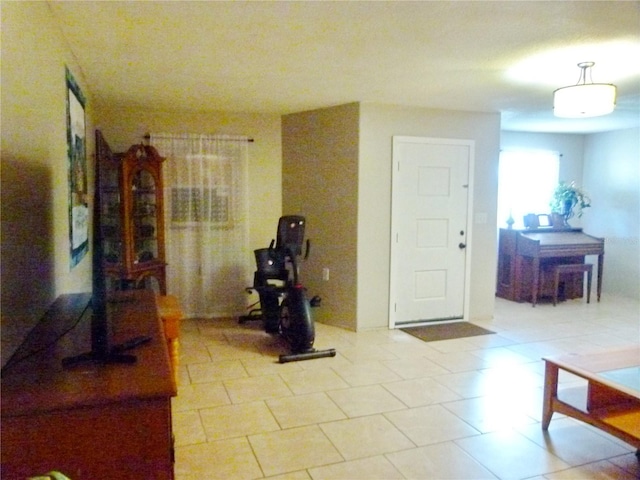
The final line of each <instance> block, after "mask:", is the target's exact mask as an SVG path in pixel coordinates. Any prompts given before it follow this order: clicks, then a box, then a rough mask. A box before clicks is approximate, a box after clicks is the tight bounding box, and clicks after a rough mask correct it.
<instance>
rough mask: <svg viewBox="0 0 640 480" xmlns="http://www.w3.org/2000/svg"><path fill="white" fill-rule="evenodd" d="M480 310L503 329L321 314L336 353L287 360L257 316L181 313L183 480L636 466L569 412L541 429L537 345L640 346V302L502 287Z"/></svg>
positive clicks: (536, 472)
mask: <svg viewBox="0 0 640 480" xmlns="http://www.w3.org/2000/svg"><path fill="white" fill-rule="evenodd" d="M476 323H478V324H479V325H481V326H483V327H485V328H488V329H490V330H492V331H494V332H496V334H494V335H484V336H478V337H470V338H465V339H457V340H446V341H440V342H429V343H425V342H422V341H420V340H418V339H416V338H414V337H412V336H410V335H408V334H405V333H404V332H401V331H399V330H387V329H379V330H375V331H366V332H360V333H354V332H350V331H346V330H343V329H339V328H335V327H331V326H327V325H322V324H316V330H317V332H316V338H317V340H316V347H317V348H328V347H334V348H336V349H337V351H338V354H337V356H336V357H334V358H326V359H316V360H309V361H304V362H296V363H288V364H279V363H277V358H278V355H279V354H280V353H285V352H286V345H284V344H283V343H282V342H281V340H279V339H278V338H277V337H272V336H270V335H267V334H265V333H264V332H263V331H261V329H260V327H259V325H257V324H254V325H252V326H247V325H242V326H241V325H238V324H237V322H236V321H235V320H187V321H184V322H183V325H182V332H181V339H180V342H181V350H182V351H181V358H180V361H181V366H180V377H179V388H178V396H177V397H176V398H174V399H173V423H174V434H175V440H176V464H175V472H176V478H177V480H195V479H198V480H201V479H218V478H219V479H258V478H277V479H282V480H284V479H289V480H295V479H300V480H303V479H307V480H308V479H313V480H332V479H346V480H357V479H363V480H365V479H366V480H374V479H384V480H387V479H496V478H498V479H531V480H541V479H548V480H556V479H558V480H559V479H616V480H626V479H628V480H632V479H638V478H640V463H639V462H638V459H637V458H636V456H635V454H634V449H633V448H632V447H631V446H629V445H627V444H625V443H623V442H621V441H619V440H617V439H616V438H614V437H611V436H609V435H607V434H606V433H604V432H601V431H600V430H597V429H595V428H592V427H590V426H588V425H586V424H583V423H581V422H578V421H575V420H573V419H570V418H567V417H563V416H562V415H558V414H556V415H554V419H553V420H552V422H551V426H550V427H549V430H548V432H546V433H545V432H543V431H542V430H541V428H540V419H541V403H542V387H543V370H544V368H543V367H544V366H543V362H542V361H541V357H542V356H545V355H554V354H562V353H568V352H576V353H585V352H596V351H603V350H606V349H610V348H619V347H624V346H628V345H637V344H638V343H639V342H640V305H639V304H638V302H637V301H633V300H631V299H625V298H616V297H611V296H603V299H602V302H601V303H596V302H594V303H591V304H586V303H585V302H584V301H583V300H571V301H567V302H562V303H560V304H559V305H558V306H557V307H553V306H552V305H551V304H544V303H542V304H539V305H538V306H537V307H535V308H532V307H531V304H518V303H514V302H508V301H505V300H502V299H497V300H496V311H495V317H494V318H493V319H492V320H489V321H486V322H476ZM560 381H561V388H562V387H568V386H576V385H579V384H580V383H581V380H580V379H578V378H577V377H575V376H572V375H569V374H564V375H561V378H560Z"/></svg>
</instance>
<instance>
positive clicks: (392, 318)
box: [389, 135, 475, 329]
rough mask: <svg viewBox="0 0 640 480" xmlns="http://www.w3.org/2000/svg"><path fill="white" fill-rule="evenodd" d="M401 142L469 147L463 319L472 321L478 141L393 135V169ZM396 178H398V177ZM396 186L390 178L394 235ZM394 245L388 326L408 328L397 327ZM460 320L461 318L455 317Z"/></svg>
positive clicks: (393, 246) (392, 242)
mask: <svg viewBox="0 0 640 480" xmlns="http://www.w3.org/2000/svg"><path fill="white" fill-rule="evenodd" d="M400 142H415V143H430V144H438V145H443V144H444V145H464V146H468V147H469V167H468V168H469V172H468V174H469V177H468V187H467V188H468V192H467V219H466V255H465V278H464V299H463V318H462V321H464V322H468V321H469V302H470V295H471V256H472V248H471V246H472V245H473V242H472V233H473V232H472V230H473V229H472V226H473V198H474V189H473V185H474V170H475V141H474V140H466V139H455V138H434V137H415V136H402V135H398V136H393V153H392V165H393V168H394V169H395V168H396V162H397V161H398V159H397V158H393V156H394V154H395V150H396V145H397V144H398V143H400ZM396 178H397V177H396ZM394 187H395V182H394V180H393V174H392V180H391V202H392V206H391V232H390V234H391V237H393V235H394V232H395V231H396V228H395V221H397V219H396V220H395V221H394V214H393V191H394ZM390 243H391V247H390V268H389V273H390V278H389V328H390V329H394V328H400V327H406V326H408V325H407V324H400V325H399V326H396V312H395V308H394V304H395V300H396V298H397V295H398V292H397V286H396V283H397V282H396V279H395V278H394V268H393V266H394V264H395V263H396V262H397V256H398V254H397V252H396V248H395V246H396V242H395V241H393V238H391V242H390ZM451 321H452V320H442V321H430V322H425V324H426V323H428V324H429V325H436V324H440V323H449V322H451ZM453 321H458V322H459V321H460V320H453ZM411 325H412V326H415V325H418V324H417V323H412V324H411Z"/></svg>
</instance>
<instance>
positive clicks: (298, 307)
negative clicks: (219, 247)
mask: <svg viewBox="0 0 640 480" xmlns="http://www.w3.org/2000/svg"><path fill="white" fill-rule="evenodd" d="M304 227H305V218H304V217H302V216H299V215H287V216H283V217H280V220H279V221H278V232H277V236H276V239H277V240H276V241H275V246H274V240H271V244H270V245H269V247H268V248H261V249H258V250H254V255H255V259H256V271H255V273H254V276H253V286H252V287H249V288H247V292H248V293H252V292H254V291H255V292H257V293H258V297H259V304H260V308H259V309H254V310H251V311H250V312H249V314H248V315H244V316H241V317H240V319H239V322H240V323H241V324H242V323H245V322H248V321H254V320H261V321H262V322H263V324H264V329H265V331H266V332H267V333H271V334H279V335H280V336H282V338H284V340H285V341H286V342H287V343H288V344H289V348H290V350H291V353H290V354H285V355H280V357H279V360H280V363H286V362H295V361H299V360H310V359H313V358H323V357H334V356H335V355H336V351H335V349H333V348H330V349H327V350H316V349H315V348H313V343H314V341H315V327H314V323H313V316H312V314H311V308H312V307H318V306H320V297H318V296H315V297H313V298H312V299H311V300H309V299H308V298H307V294H306V289H305V287H304V285H302V283H301V282H300V278H299V276H300V269H299V266H298V257H299V256H301V255H302V246H303V243H304ZM309 249H310V242H309V240H308V239H307V241H306V248H305V255H304V258H305V259H306V258H308V256H309Z"/></svg>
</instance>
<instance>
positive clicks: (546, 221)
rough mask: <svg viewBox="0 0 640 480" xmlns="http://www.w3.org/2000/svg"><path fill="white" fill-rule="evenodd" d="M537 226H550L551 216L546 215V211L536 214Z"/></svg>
mask: <svg viewBox="0 0 640 480" xmlns="http://www.w3.org/2000/svg"><path fill="white" fill-rule="evenodd" d="M538 226H540V227H542V228H544V227H550V226H551V217H550V216H549V215H547V214H546V213H543V214H540V215H538Z"/></svg>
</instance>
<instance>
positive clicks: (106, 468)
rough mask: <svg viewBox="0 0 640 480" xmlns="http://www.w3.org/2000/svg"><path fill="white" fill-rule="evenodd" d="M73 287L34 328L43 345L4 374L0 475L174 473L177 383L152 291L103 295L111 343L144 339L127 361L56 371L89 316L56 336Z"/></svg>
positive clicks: (80, 345)
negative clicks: (147, 338)
mask: <svg viewBox="0 0 640 480" xmlns="http://www.w3.org/2000/svg"><path fill="white" fill-rule="evenodd" d="M73 295H76V294H72V295H71V296H65V295H63V296H61V297H60V298H59V299H58V301H57V302H56V304H54V306H53V309H52V311H50V312H48V314H47V315H45V319H44V321H45V323H46V325H38V327H37V329H38V331H37V335H36V337H41V338H40V339H39V338H35V339H34V338H33V335H32V336H31V337H32V338H31V339H30V342H31V343H32V344H33V345H36V346H38V347H39V348H43V347H46V346H47V345H49V347H48V348H44V349H42V350H40V351H37V350H38V349H36V350H34V351H36V352H37V353H35V354H32V355H30V356H29V357H28V358H27V359H26V360H23V361H21V362H19V363H17V364H15V365H13V366H11V367H9V368H8V369H7V370H6V371H5V372H4V374H3V377H2V382H1V387H2V431H1V437H2V438H1V439H2V452H1V459H2V465H1V468H2V478H3V479H20V480H24V479H25V478H28V477H30V476H35V475H38V474H44V473H45V472H48V471H51V470H57V471H60V472H61V473H64V474H65V475H67V476H68V477H70V478H71V479H72V480H82V479H89V480H96V479H107V478H108V479H156V480H163V479H172V478H173V438H172V431H171V397H172V396H175V395H176V387H175V383H174V381H173V375H172V372H171V367H170V363H169V354H168V351H167V343H166V341H165V338H164V334H163V331H162V324H161V320H160V317H159V314H158V308H157V305H156V297H155V294H154V293H153V292H152V291H146V290H138V291H128V292H121V293H119V294H118V295H119V296H118V297H117V298H116V299H115V300H116V301H115V302H109V307H108V310H109V315H110V319H111V321H112V326H113V329H114V340H115V341H116V342H118V341H124V340H127V339H128V338H131V337H134V336H140V335H148V336H150V337H151V341H150V342H148V343H146V344H144V345H141V346H139V347H137V348H136V349H134V350H131V351H130V352H128V353H131V354H133V355H135V356H136V357H137V361H136V362H135V363H133V364H128V365H117V364H115V365H96V364H92V363H86V364H80V365H76V366H74V367H73V368H68V369H64V368H62V366H61V361H62V359H63V358H66V357H68V356H70V355H77V354H79V353H82V352H83V351H86V350H87V349H88V347H89V345H90V340H89V339H90V337H89V334H88V328H87V327H88V325H87V324H88V323H89V322H88V321H87V318H83V319H82V320H81V321H80V322H79V323H78V324H77V325H76V326H75V327H74V328H72V329H71V330H70V331H68V332H67V333H66V334H65V335H64V336H62V337H61V338H59V339H57V338H58V336H59V334H60V333H61V332H60V329H63V330H64V329H68V328H67V326H68V323H69V319H68V318H64V317H65V315H67V317H68V314H67V313H65V311H64V310H65V308H64V305H65V303H69V302H70V301H71V302H72V301H73V300H74V297H73ZM77 295H81V294H77ZM56 316H58V317H61V319H60V320H59V323H58V324H56V322H58V320H56ZM86 316H87V314H85V317H86ZM60 322H62V323H60ZM41 323H42V322H41ZM63 323H66V325H67V326H65V325H63ZM56 339H57V340H56ZM32 353H33V352H32Z"/></svg>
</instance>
